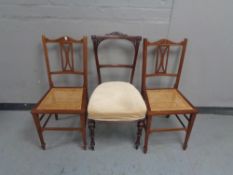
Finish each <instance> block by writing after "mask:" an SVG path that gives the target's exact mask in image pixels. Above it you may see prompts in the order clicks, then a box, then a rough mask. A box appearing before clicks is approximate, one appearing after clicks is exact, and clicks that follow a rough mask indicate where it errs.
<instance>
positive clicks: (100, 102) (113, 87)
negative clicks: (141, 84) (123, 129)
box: [88, 81, 146, 121]
mask: <svg viewBox="0 0 233 175" xmlns="http://www.w3.org/2000/svg"><path fill="white" fill-rule="evenodd" d="M145 113H146V105H145V102H144V100H143V98H142V96H141V94H140V93H139V92H138V90H137V89H136V88H135V87H134V86H133V85H132V84H130V83H127V82H120V81H113V82H106V83H102V84H100V85H99V86H97V87H96V89H95V90H94V92H93V93H92V95H91V98H90V100H89V104H88V118H89V119H93V120H99V121H134V120H139V119H143V118H144V117H145Z"/></svg>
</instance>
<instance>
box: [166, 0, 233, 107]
mask: <svg viewBox="0 0 233 175" xmlns="http://www.w3.org/2000/svg"><path fill="white" fill-rule="evenodd" d="M232 8H233V1H230V0H225V1H219V0H205V1H202V0H195V1H193V0H175V4H174V9H173V13H172V20H171V27H170V32H169V37H170V38H172V39H179V38H182V37H184V36H185V37H187V38H188V39H189V43H188V45H189V47H188V50H187V55H186V60H185V64H184V69H183V70H184V71H183V77H182V81H181V89H182V90H183V91H184V93H185V94H186V95H187V96H188V97H190V99H191V100H192V102H193V103H194V104H197V105H199V106H227V107H232V106H233V68H232V66H233V21H232V19H233V11H232Z"/></svg>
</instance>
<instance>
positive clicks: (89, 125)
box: [88, 120, 95, 150]
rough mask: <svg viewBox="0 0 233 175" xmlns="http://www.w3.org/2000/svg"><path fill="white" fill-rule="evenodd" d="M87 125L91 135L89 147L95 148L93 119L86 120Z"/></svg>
mask: <svg viewBox="0 0 233 175" xmlns="http://www.w3.org/2000/svg"><path fill="white" fill-rule="evenodd" d="M88 127H89V131H90V137H91V143H90V149H91V150H94V148H95V121H94V120H88Z"/></svg>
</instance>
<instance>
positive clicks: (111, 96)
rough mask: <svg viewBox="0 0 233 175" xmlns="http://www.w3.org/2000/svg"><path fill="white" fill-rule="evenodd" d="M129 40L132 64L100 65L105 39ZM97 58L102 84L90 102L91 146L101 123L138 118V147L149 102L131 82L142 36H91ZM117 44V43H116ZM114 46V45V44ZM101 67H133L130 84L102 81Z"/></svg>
mask: <svg viewBox="0 0 233 175" xmlns="http://www.w3.org/2000/svg"><path fill="white" fill-rule="evenodd" d="M106 40H108V41H109V40H110V41H112V42H114V43H117V42H115V41H116V40H118V41H119V40H120V41H124V40H125V41H129V43H131V44H132V45H133V50H134V57H133V62H132V64H101V63H100V60H99V54H98V53H99V52H98V51H99V50H100V45H101V44H102V42H103V41H106ZM92 41H93V46H94V54H95V61H96V67H97V74H98V83H99V85H98V86H97V87H96V89H95V90H94V91H93V93H92V95H91V97H90V99H89V104H88V126H89V130H90V137H91V143H90V148H91V149H92V150H94V146H95V140H94V129H95V123H96V121H98V122H131V121H137V123H138V124H137V126H138V131H137V139H136V142H135V146H136V148H138V146H139V144H140V137H141V133H142V129H143V127H144V118H145V113H146V105H145V102H144V100H143V98H142V96H141V94H140V93H139V92H138V90H137V89H136V88H135V87H134V86H133V85H132V82H133V76H134V71H135V66H136V62H137V55H138V48H139V45H140V41H141V37H140V36H128V35H125V34H121V33H118V32H113V33H110V34H106V35H104V36H95V35H94V36H92ZM114 46H115V45H114ZM114 48H115V47H114ZM101 68H128V69H131V75H130V83H128V82H123V81H108V82H104V83H102V79H101V74H100V73H101V72H100V69H101Z"/></svg>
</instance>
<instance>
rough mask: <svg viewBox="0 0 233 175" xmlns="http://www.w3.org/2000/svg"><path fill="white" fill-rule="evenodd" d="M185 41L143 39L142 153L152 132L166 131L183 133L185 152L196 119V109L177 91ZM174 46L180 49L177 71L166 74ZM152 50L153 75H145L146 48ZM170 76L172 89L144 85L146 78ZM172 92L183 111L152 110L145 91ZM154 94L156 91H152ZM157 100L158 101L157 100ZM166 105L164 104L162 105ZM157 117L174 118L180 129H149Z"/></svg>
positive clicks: (145, 151) (145, 149)
mask: <svg viewBox="0 0 233 175" xmlns="http://www.w3.org/2000/svg"><path fill="white" fill-rule="evenodd" d="M187 41H188V40H187V39H184V40H183V41H181V42H174V41H170V40H167V39H161V40H159V41H155V42H150V41H148V40H147V39H144V41H143V64H142V95H143V97H144V99H145V102H146V105H147V108H148V111H147V117H146V122H145V124H146V126H145V142H144V153H147V150H148V140H149V135H150V134H151V133H152V132H167V131H185V132H186V136H185V141H184V144H183V149H184V150H185V149H186V148H187V144H188V140H189V137H190V134H191V131H192V127H193V124H194V121H195V118H196V114H197V113H198V111H197V109H196V108H195V107H194V106H193V105H192V104H191V103H190V102H189V101H188V100H187V99H186V98H185V97H184V96H183V95H182V93H181V92H180V91H179V90H178V86H179V82H180V76H181V72H182V67H183V62H184V56H185V51H186V45H187ZM173 46H176V47H179V48H180V57H179V61H178V70H177V72H175V73H170V72H167V70H168V69H167V67H168V62H169V59H170V58H169V56H170V51H171V47H173ZM149 47H150V48H151V47H152V48H154V49H155V57H154V59H155V67H154V68H155V71H154V73H147V67H148V66H149V65H148V63H147V57H148V48H149ZM165 76H170V77H174V78H175V83H174V85H173V87H172V88H170V89H169V88H156V87H155V88H148V87H147V84H146V80H147V78H148V77H165ZM158 89H161V90H167V91H169V90H172V89H175V90H176V91H174V92H176V93H177V95H179V98H180V99H181V100H182V102H183V103H184V104H185V105H186V106H188V107H184V108H183V109H181V108H180V109H179V108H178V109H175V107H174V110H171V109H169V110H164V109H160V108H159V107H158V108H157V109H156V110H152V108H151V105H152V104H150V101H149V97H148V93H147V90H158ZM154 93H156V91H154ZM154 100H155V101H156V99H154ZM157 100H158V99H157ZM163 105H166V104H163ZM154 109H155V108H154ZM187 114H189V115H190V117H188V116H187ZM159 115H165V116H166V117H167V118H170V116H172V115H173V116H175V117H176V118H177V120H178V122H179V123H180V124H181V126H182V128H180V127H178V128H156V129H155V128H154V129H153V128H151V122H152V118H153V117H159ZM179 115H183V116H184V118H185V119H186V121H187V125H185V123H184V122H183V121H182V120H181V119H180V116H179Z"/></svg>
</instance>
